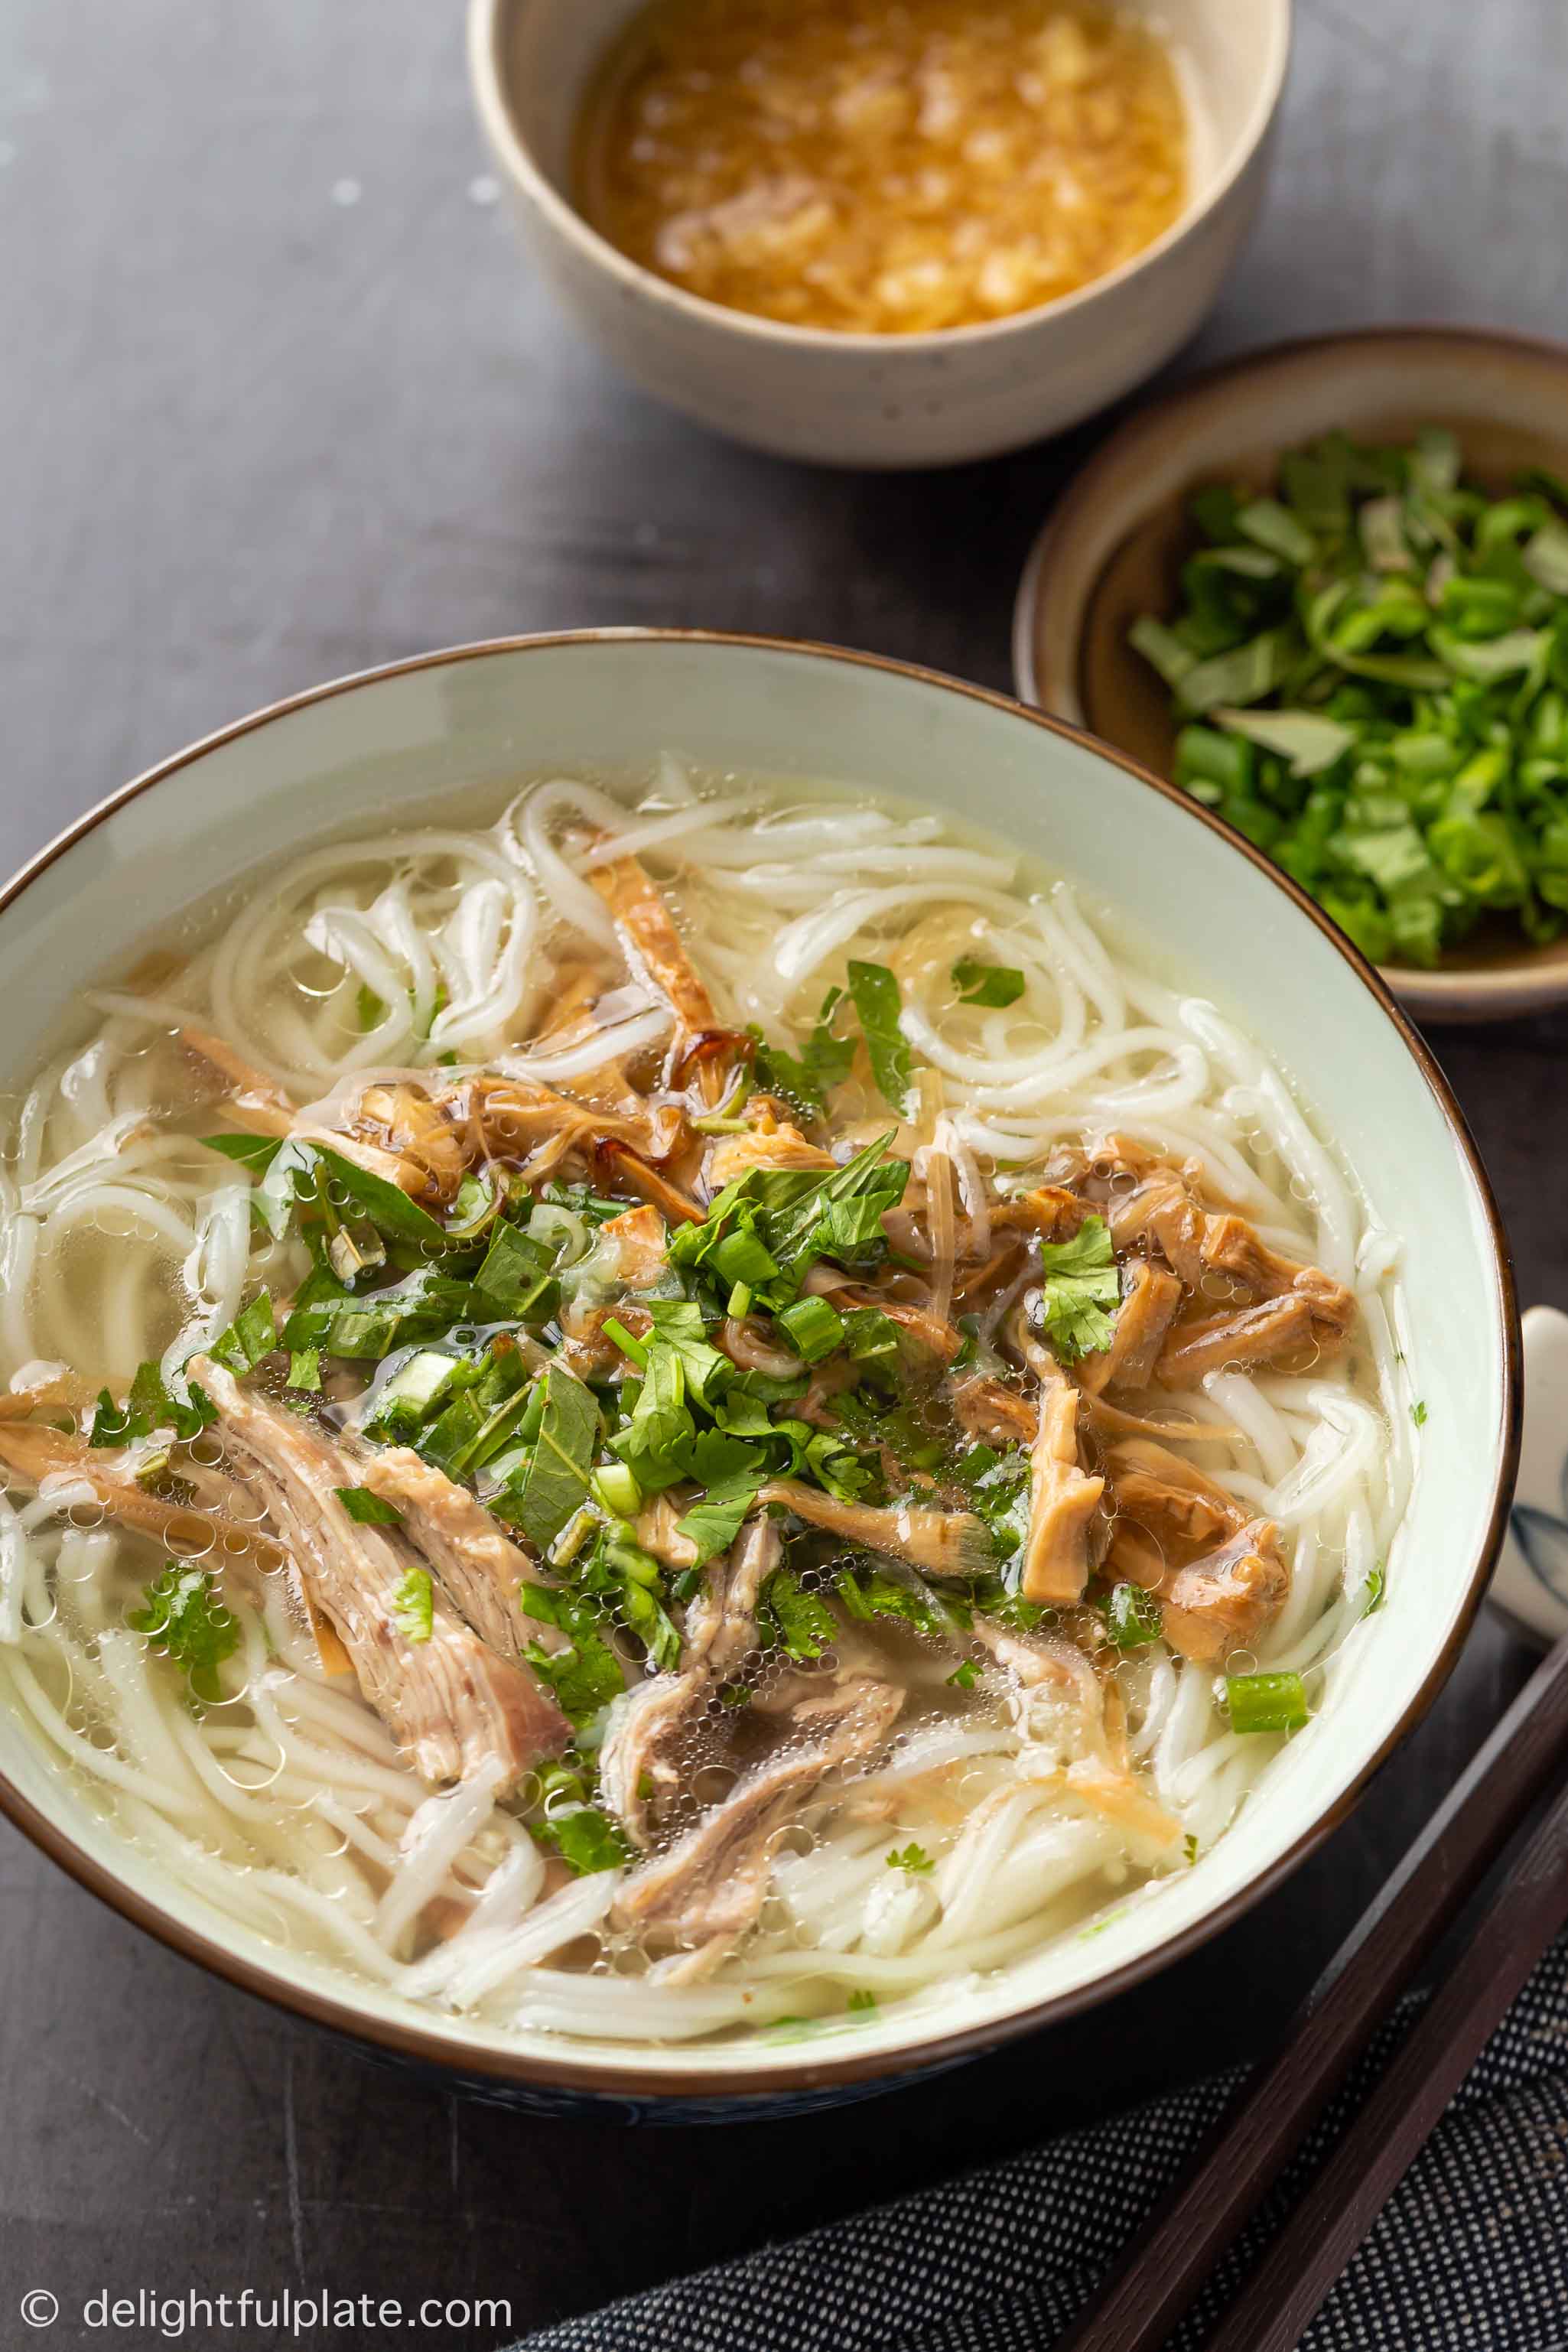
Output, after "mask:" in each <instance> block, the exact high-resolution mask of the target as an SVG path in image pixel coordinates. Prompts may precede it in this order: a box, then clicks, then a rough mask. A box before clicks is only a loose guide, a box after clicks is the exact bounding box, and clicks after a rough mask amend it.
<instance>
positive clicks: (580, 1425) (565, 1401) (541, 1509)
mask: <svg viewBox="0 0 1568 2352" xmlns="http://www.w3.org/2000/svg"><path fill="white" fill-rule="evenodd" d="M537 1389H538V1393H539V1395H540V1398H541V1412H540V1421H539V1432H538V1435H537V1437H536V1438H534V1439H533V1441H532V1444H531V1450H530V1453H529V1455H528V1458H527V1461H526V1463H525V1464H524V1465H523V1466H522V1468H521V1470H520V1472H519V1473H518V1475H516V1476H515V1477H514V1478H512V1479H510V1480H509V1481H508V1482H507V1485H506V1486H505V1488H504V1489H503V1491H502V1494H501V1495H500V1496H497V1497H495V1498H494V1499H493V1502H492V1507H493V1508H497V1509H502V1510H503V1515H504V1516H505V1517H507V1518H508V1519H510V1522H511V1524H512V1525H513V1526H514V1527H517V1528H521V1530H522V1532H523V1534H524V1535H525V1536H526V1537H527V1538H528V1540H529V1542H530V1543H531V1545H532V1546H533V1547H534V1549H535V1550H536V1551H547V1550H548V1549H549V1548H550V1546H551V1545H552V1543H553V1542H554V1540H555V1538H556V1537H557V1536H558V1535H559V1534H560V1532H561V1530H562V1528H563V1527H564V1526H565V1525H566V1522H567V1520H568V1519H569V1518H571V1517H572V1516H573V1514H574V1512H575V1511H576V1510H578V1509H579V1508H580V1507H581V1506H582V1504H583V1503H584V1500H585V1498H586V1496H587V1493H588V1477H589V1473H590V1471H591V1469H592V1466H593V1461H594V1449H595V1445H596V1444H597V1443H598V1437H599V1408H598V1406H597V1404H596V1403H595V1401H594V1394H593V1391H592V1390H591V1389H588V1388H586V1387H584V1383H583V1382H582V1381H578V1380H574V1379H573V1377H572V1375H571V1373H570V1372H567V1371H564V1370H563V1369H562V1367H561V1366H560V1365H559V1364H552V1365H551V1367H550V1369H549V1370H548V1371H545V1372H542V1373H541V1374H540V1377H539V1381H538V1384H537ZM639 1483H646V1482H641V1481H639Z"/></svg>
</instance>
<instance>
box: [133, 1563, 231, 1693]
mask: <svg viewBox="0 0 1568 2352" xmlns="http://www.w3.org/2000/svg"><path fill="white" fill-rule="evenodd" d="M142 1601H143V1603H144V1605H143V1606H142V1608H140V1609H133V1610H132V1611H131V1612H129V1614H128V1616H127V1618H126V1622H127V1624H129V1625H130V1627H131V1629H132V1632H133V1633H144V1634H145V1635H146V1636H147V1639H148V1640H149V1641H150V1642H151V1643H153V1647H154V1648H155V1649H157V1650H159V1651H161V1652H162V1654H163V1656H164V1657H166V1658H172V1659H173V1660H174V1664H175V1665H177V1666H178V1667H179V1668H180V1669H181V1671H182V1673H183V1674H184V1677H185V1679H186V1681H187V1682H188V1683H189V1684H190V1686H191V1689H192V1691H193V1692H194V1693H195V1696H196V1697H197V1698H201V1699H207V1700H216V1699H220V1698H222V1696H223V1687H222V1685H221V1684H220V1682H219V1680H218V1672H217V1670H218V1668H219V1666H220V1665H222V1664H223V1662H224V1660H225V1659H226V1658H229V1657H232V1656H233V1655H234V1653H235V1651H236V1650H237V1649H238V1647H239V1621H238V1619H237V1617H236V1616H235V1614H234V1612H233V1611H232V1610H231V1609H228V1608H226V1606H225V1604H224V1602H223V1601H222V1600H221V1599H220V1598H219V1596H218V1587H217V1579H216V1576H215V1575H213V1574H212V1573H211V1571H210V1570H206V1569H201V1568H192V1567H191V1566H189V1565H188V1564H187V1563H186V1562H184V1561H181V1560H177V1559H171V1560H168V1561H166V1562H165V1563H164V1566H163V1573H162V1575H161V1576H158V1577H155V1578H154V1579H153V1582H152V1583H151V1584H149V1585H148V1586H147V1587H146V1589H145V1591H144V1592H143V1594H142Z"/></svg>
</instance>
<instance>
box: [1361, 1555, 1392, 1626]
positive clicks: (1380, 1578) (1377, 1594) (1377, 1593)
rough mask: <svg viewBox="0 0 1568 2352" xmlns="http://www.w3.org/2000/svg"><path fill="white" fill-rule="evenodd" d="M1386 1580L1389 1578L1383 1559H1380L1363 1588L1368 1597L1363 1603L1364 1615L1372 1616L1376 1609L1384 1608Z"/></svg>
mask: <svg viewBox="0 0 1568 2352" xmlns="http://www.w3.org/2000/svg"><path fill="white" fill-rule="evenodd" d="M1386 1582H1387V1579H1386V1575H1385V1571H1384V1565H1383V1562H1382V1560H1379V1561H1378V1563H1377V1566H1376V1567H1375V1568H1374V1569H1373V1571H1372V1573H1371V1575H1370V1576H1369V1577H1368V1578H1367V1580H1366V1583H1365V1585H1364V1586H1363V1591H1364V1592H1365V1594H1366V1598H1365V1600H1364V1601H1363V1603H1362V1611H1361V1613H1362V1615H1363V1617H1370V1616H1371V1615H1372V1614H1373V1611H1374V1610H1378V1609H1381V1608H1382V1606H1383V1603H1384V1597H1385V1591H1386Z"/></svg>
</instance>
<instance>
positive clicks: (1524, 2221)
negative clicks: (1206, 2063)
mask: <svg viewBox="0 0 1568 2352" xmlns="http://www.w3.org/2000/svg"><path fill="white" fill-rule="evenodd" d="M1413 2012H1414V2004H1409V2005H1407V2006H1406V2009H1405V2011H1402V2013H1401V2019H1400V2021H1397V2022H1396V2023H1394V2024H1393V2025H1391V2026H1390V2027H1389V2028H1388V2030H1387V2032H1385V2033H1384V2037H1383V2039H1382V2041H1381V2042H1380V2043H1379V2044H1378V2046H1377V2048H1376V2049H1375V2050H1374V2051H1373V2053H1372V2055H1371V2057H1370V2058H1369V2059H1368V2061H1367V2063H1366V2066H1365V2068H1363V2071H1362V2073H1361V2074H1360V2075H1359V2076H1358V2077H1357V2079H1356V2080H1355V2081H1353V2082H1352V2084H1350V2085H1349V2087H1348V2088H1347V2090H1346V2092H1345V2093H1344V2095H1342V2098H1341V2100H1340V2101H1339V2103H1338V2105H1336V2107H1335V2109H1334V2111H1333V2112H1332V2113H1331V2115H1330V2116H1329V2117H1328V2118H1327V2119H1326V2120H1325V2123H1324V2124H1323V2126H1322V2127H1321V2130H1320V2131H1319V2133H1318V2134H1317V2136H1316V2137H1315V2138H1314V2140H1313V2141H1312V2143H1311V2144H1310V2147H1309V2149H1308V2150H1307V2152H1306V2153H1305V2155H1304V2156H1303V2158H1301V2160H1300V2164H1299V2165H1298V2166H1297V2167H1295V2168H1293V2169H1292V2170H1291V2171H1290V2172H1289V2173H1287V2175H1286V2176H1285V2178H1284V2179H1283V2180H1282V2181H1281V2182H1280V2184H1279V2188H1278V2189H1277V2191H1276V2193H1275V2195H1274V2196H1273V2197H1272V2198H1271V2199H1270V2200H1269V2202H1268V2206H1267V2207H1266V2208H1265V2210H1264V2211H1263V2213H1262V2214H1261V2215H1260V2217H1259V2219H1258V2224H1257V2227H1256V2229H1255V2230H1254V2231H1253V2232H1252V2233H1251V2234H1250V2235H1249V2237H1248V2238H1247V2240H1246V2241H1245V2242H1244V2243H1243V2245H1242V2246H1241V2247H1240V2248H1238V2249H1237V2254H1236V2257H1235V2259H1234V2263H1233V2264H1232V2265H1231V2266H1230V2267H1229V2268H1228V2269H1227V2270H1226V2271H1225V2272H1222V2273H1220V2275H1219V2276H1217V2277H1216V2278H1215V2280H1214V2281H1213V2282H1212V2283H1211V2285H1210V2287H1209V2289H1208V2291H1207V2293H1206V2294H1205V2299H1204V2301H1203V2302H1202V2304H1201V2305H1199V2306H1198V2308H1197V2310H1196V2311H1195V2312H1194V2315H1192V2317H1191V2318H1190V2319H1189V2321H1188V2322H1187V2323H1186V2325H1185V2326H1184V2327H1183V2328H1182V2329H1181V2330H1180V2331H1179V2332H1178V2333H1177V2334H1176V2335H1175V2336H1173V2338H1172V2352H1183V2347H1192V2346H1194V2345H1195V2344H1196V2343H1197V2342H1198V2341H1199V2340H1200V2338H1201V2336H1202V2334H1203V2333H1204V2331H1205V2328H1206V2327H1207V2326H1212V2324H1213V2322H1214V2320H1215V2318H1216V2317H1217V2316H1218V2315H1219V2313H1220V2312H1221V2311H1222V2310H1223V2309H1224V2307H1225V2305H1226V2302H1227V2300H1228V2299H1229V2297H1230V2295H1231V2294H1233V2293H1234V2291H1235V2288H1236V2286H1237V2283H1238V2281H1239V2279H1240V2278H1241V2276H1242V2275H1243V2273H1244V2271H1245V2269H1246V2267H1247V2264H1248V2263H1250V2261H1251V2260H1253V2259H1255V2258H1256V2255H1257V2253H1258V2249H1259V2247H1260V2246H1261V2245H1262V2244H1263V2243H1264V2242H1266V2239H1267V2235H1268V2231H1269V2230H1270V2229H1271V2228H1272V2227H1274V2226H1275V2225H1277V2223H1278V2221H1279V2217H1280V2215H1281V2214H1282V2213H1283V2212H1285V2211H1286V2210H1289V2205H1290V2202H1291V2201H1292V2200H1293V2198H1294V2196H1295V2195H1296V2193H1297V2191H1298V2189H1299V2188H1300V2183H1301V2181H1302V2180H1303V2179H1304V2178H1305V2177H1306V2174H1307V2172H1308V2171H1309V2169H1310V2167H1311V2164H1312V2162H1313V2160H1314V2159H1315V2158H1316V2157H1318V2156H1320V2155H1321V2153H1322V2151H1323V2149H1324V2148H1325V2147H1327V2146H1329V2145H1330V2144H1331V2139H1332V2137H1333V2135H1334V2134H1335V2133H1336V2132H1337V2131H1338V2130H1339V2129H1340V2128H1341V2126H1342V2124H1343V2122H1344V2120H1345V2117H1346V2116H1347V2115H1348V2114H1349V2113H1350V2112H1351V2111H1352V2109H1353V2107H1354V2105H1355V2104H1356V2101H1357V2100H1358V2098H1359V2096H1360V2095H1361V2091H1362V2088H1363V2085H1364V2084H1365V2083H1366V2082H1367V2081H1368V2080H1369V2079H1370V2075H1371V2074H1372V2073H1373V2072H1374V2071H1375V2070H1376V2068H1377V2066H1378V2065H1379V2064H1380V2063H1382V2061H1383V2059H1384V2057H1385V2056H1386V2054H1387V2053H1388V2051H1389V2049H1390V2048H1391V2047H1392V2046H1393V2044H1394V2041H1395V2040H1396V2039H1397V2037H1398V2035H1399V2034H1400V2033H1401V2032H1404V2031H1405V2029H1406V2026H1407V2024H1408V2021H1409V2017H1410V2015H1411V2014H1413ZM1234 2080H1235V2077H1234V2076H1233V2077H1229V2078H1226V2079H1221V2080H1215V2081H1213V2082H1207V2083H1200V2084H1194V2086H1193V2087H1192V2088H1190V2089H1188V2090H1184V2091H1182V2092H1180V2093H1177V2094H1175V2095H1173V2096H1171V2097H1169V2098H1166V2099H1162V2100H1160V2101H1159V2102H1157V2103H1156V2104H1155V2105H1152V2106H1147V2107H1143V2108H1140V2109H1138V2110H1136V2111H1134V2112H1133V2113H1131V2114H1130V2115H1125V2116H1117V2117H1115V2118H1114V2119H1113V2120H1111V2121H1110V2122H1107V2123H1103V2124H1098V2125H1095V2126H1092V2127H1091V2128H1089V2129H1085V2130H1081V2131H1076V2132H1072V2133H1069V2134H1068V2135H1067V2136H1066V2137H1063V2138H1060V2139H1057V2140H1052V2141H1049V2142H1047V2145H1046V2146H1045V2147H1040V2148H1037V2149H1035V2150H1033V2151H1032V2152H1031V2153H1029V2154H1027V2155H1025V2156H1017V2157H1013V2158H1009V2159H1008V2160H1007V2161H1006V2162H1005V2163H1003V2164H998V2165H994V2166H991V2167H988V2168H985V2169H984V2170H982V2171H979V2172H972V2173H969V2174H967V2175H965V2176H964V2177H963V2179H958V2180H954V2181H950V2182H947V2183H946V2184H944V2185H943V2186H942V2187H941V2188H937V2189H925V2190H923V2191H922V2192H921V2194H920V2195H919V2196H915V2197H910V2198H906V2199H905V2200H903V2201H902V2202H901V2203H900V2204H896V2205H885V2206H881V2207H879V2208H877V2209H876V2210H872V2211H870V2212H868V2213H858V2214H856V2215H855V2216H854V2217H853V2218H852V2219H851V2220H849V2221H837V2222H835V2223H833V2224H832V2225H831V2226H830V2227H828V2228H826V2229H822V2230H816V2231H813V2232H812V2233H811V2235H810V2236H809V2237H805V2238H799V2239H796V2240H795V2242H793V2243H788V2244H781V2245H775V2246H767V2247H764V2248H763V2251H762V2252H760V2253H755V2254H750V2255H747V2256H746V2257H745V2258H744V2259H743V2260H741V2261H738V2262H731V2263H721V2264H720V2265H719V2266H718V2267H717V2268H715V2269H712V2270H707V2271H700V2272H698V2273H696V2274H695V2275H693V2276H692V2277H690V2278H684V2279H678V2280H676V2281H675V2282H674V2283H673V2284H671V2285H669V2286H663V2287H658V2288H656V2289H654V2290H653V2291H652V2292H651V2293H649V2294H640V2295H635V2296H632V2297H631V2298H629V2299H628V2300H627V2301H626V2302H624V2303H617V2304H613V2305H610V2306H609V2308H608V2309H606V2310H604V2311H600V2312H595V2313H592V2314H590V2315H588V2316H586V2317H584V2318H581V2319H573V2320H568V2321H566V2322H565V2323H564V2324H563V2326H558V2327H552V2328H547V2329H545V2330H544V2331H543V2332H542V2333H541V2334H538V2335H534V2336H530V2337H528V2339H527V2342H526V2346H525V2347H522V2352H1048V2347H1049V2346H1050V2345H1051V2344H1052V2343H1053V2342H1054V2340H1055V2339H1056V2337H1057V2336H1058V2335H1059V2334H1060V2333H1061V2331H1062V2330H1063V2329H1064V2328H1065V2327H1066V2326H1067V2325H1068V2321H1069V2320H1070V2319H1071V2318H1072V2317H1073V2315H1074V2314H1075V2313H1076V2312H1077V2311H1078V2310H1079V2307H1080V2305H1081V2304H1082V2303H1083V2300H1084V2298H1085V2296H1086V2295H1087V2294H1088V2292H1089V2287H1090V2286H1091V2285H1092V2284H1093V2282H1094V2279H1095V2277H1096V2276H1097V2274H1099V2273H1100V2272H1101V2271H1102V2269H1103V2268H1104V2266H1105V2265H1106V2263H1108V2262H1109V2261H1110V2259H1111V2258H1112V2256H1113V2255H1114V2252H1115V2250H1116V2248H1117V2246H1118V2245H1119V2244H1121V2242H1123V2241H1124V2240H1125V2239H1126V2237H1127V2236H1128V2234H1129V2233H1130V2231H1131V2230H1132V2229H1134V2228H1135V2227H1136V2225H1137V2223H1138V2221H1139V2220H1140V2219H1141V2217H1142V2214H1143V2213H1144V2212H1145V2211H1147V2210H1148V2209H1149V2207H1150V2206H1151V2205H1152V2202H1153V2201H1154V2200H1155V2198H1156V2197H1157V2196H1158V2194H1159V2192H1160V2190H1161V2189H1163V2188H1164V2187H1165V2186H1166V2184H1167V2183H1169V2182H1170V2181H1172V2180H1173V2179H1176V2178H1177V2177H1178V2176H1179V2174H1180V2173H1181V2170H1182V2168H1183V2166H1184V2164H1185V2163H1186V2162H1187V2160H1188V2158H1190V2156H1191V2154H1192V2152H1193V2149H1194V2147H1195V2145H1196V2143H1197V2142H1198V2140H1199V2139H1200V2138H1201V2137H1202V2136H1203V2133H1204V2130H1205V2126H1207V2125H1209V2124H1210V2123H1211V2122H1212V2121H1213V2120H1214V2117H1215V2115H1216V2114H1217V2113H1218V2111H1219V2109H1220V2107H1221V2106H1222V2105H1224V2102H1225V2098H1226V2094H1227V2092H1228V2091H1229V2090H1230V2088H1231V2087H1232V2084H1233V2083H1234ZM892 2096H894V2097H895V2098H896V2097H897V2094H896V2093H895V2094H892ZM719 2128H720V2130H722V2126H720V2127H719ZM719 2145H720V2148H721V2146H722V2142H721V2141H720V2144H719ZM1304 2343H1305V2345H1306V2346H1307V2347H1310V2352H1448V2347H1454V2352H1459V2347H1463V2352H1494V2347H1495V2352H1564V2347H1568V1938H1565V1939H1564V1940H1563V1942H1561V1943H1559V1944H1558V1945H1557V1947H1556V1948H1555V1949H1554V1950H1553V1951H1552V1952H1551V1953H1550V1954H1549V1955H1548V1957H1547V1958H1546V1959H1544V1960H1543V1961H1542V1964H1541V1966H1540V1968H1539V1969H1537V1970H1536V1972H1535V1974H1534V1976H1533V1977H1532V1978H1531V1980H1530V1983H1529V1984H1528V1985H1527V1986H1526V1988H1525V1990H1524V1991H1523V1993H1522V1994H1521V1997H1520V1999H1519V2000H1518V2001H1517V2002H1516V2004H1515V2005H1514V2008H1513V2010H1512V2011H1510V2015H1509V2017H1508V2018H1507V2020H1506V2021H1505V2022H1504V2023H1503V2025H1502V2026H1501V2027H1500V2030H1499V2032H1497V2033H1496V2034H1495V2035H1494V2037H1493V2039H1492V2041H1491V2042H1490V2043H1489V2045H1488V2047H1487V2049H1486V2051H1485V2052H1484V2053H1483V2055H1482V2057H1481V2059H1480V2061H1479V2063H1478V2064H1477V2066H1476V2067H1475V2069H1474V2071H1473V2073H1472V2074H1471V2075H1470V2077H1469V2080H1468V2082H1467V2083H1466V2084H1465V2086H1464V2089H1463V2090H1462V2091H1461V2092H1460V2094H1459V2095H1458V2098H1457V2099H1456V2100H1455V2101H1454V2103H1453V2105H1452V2106H1451V2107H1450V2108H1449V2109H1448V2112H1447V2115H1446V2116H1445V2117H1444V2119H1443V2121H1442V2123H1441V2125H1440V2126H1438V2129H1437V2131H1436V2133H1435V2134H1434V2136H1433V2137H1432V2138H1431V2139H1430V2140H1429V2141H1428V2142H1427V2145H1426V2148H1425V2149H1424V2150H1423V2152H1422V2154H1421V2156H1420V2157H1419V2158H1417V2160H1416V2162H1415V2165H1414V2167H1413V2168H1412V2169H1411V2171H1410V2172H1409V2173H1408V2174H1407V2176H1406V2177H1405V2180H1404V2182H1403V2183H1402V2184H1401V2186H1400V2188H1399V2189H1398V2191H1397V2192H1396V2194H1395V2196H1394V2199H1393V2200H1392V2201H1391V2202H1390V2204H1389V2205H1388V2206H1387V2207H1385V2209H1384V2212H1383V2214H1382V2216H1381V2217H1380V2219H1379V2221H1377V2223H1376V2225H1375V2226H1374V2228H1373V2232H1372V2235H1371V2236H1370V2238H1368V2240H1367V2242H1366V2243H1365V2244H1364V2245H1363V2247H1362V2249H1361V2251H1360V2252H1359V2253H1358V2254H1357V2256H1356V2258H1355V2260H1354V2262H1353V2263H1352V2265H1351V2267H1350V2269H1349V2270H1348V2271H1347V2272H1346V2273H1345V2275H1344V2277H1343V2278H1342V2280H1341V2281H1340V2283H1339V2284H1338V2286H1337V2287H1336V2288H1335V2290H1334V2292H1333V2294H1332V2295H1331V2297H1330V2299H1329V2301H1328V2303H1327V2304H1325V2305H1324V2306H1323V2309H1322V2310H1321V2312H1320V2314H1319V2315H1318V2317H1317V2319H1316V2320H1315V2321H1314V2323H1313V2325H1312V2327H1311V2328H1310V2331H1309V2333H1308V2335H1307V2336H1306V2337H1305V2338H1304Z"/></svg>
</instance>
